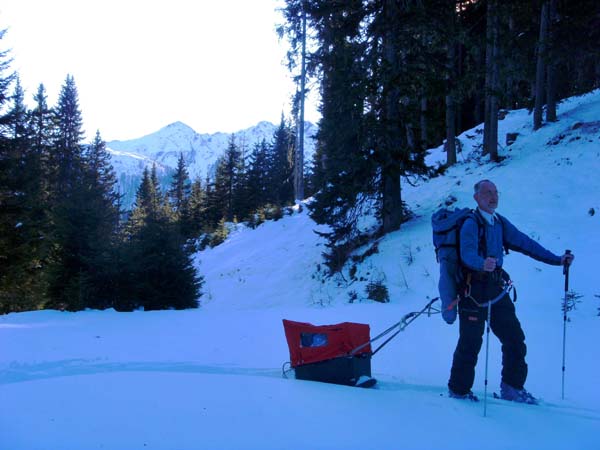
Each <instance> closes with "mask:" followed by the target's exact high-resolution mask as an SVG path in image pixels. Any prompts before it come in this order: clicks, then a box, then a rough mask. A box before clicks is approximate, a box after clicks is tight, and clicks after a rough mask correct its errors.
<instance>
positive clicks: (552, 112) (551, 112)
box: [546, 0, 556, 122]
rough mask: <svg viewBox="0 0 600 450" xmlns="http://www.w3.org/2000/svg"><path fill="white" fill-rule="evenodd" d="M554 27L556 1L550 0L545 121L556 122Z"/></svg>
mask: <svg viewBox="0 0 600 450" xmlns="http://www.w3.org/2000/svg"><path fill="white" fill-rule="evenodd" d="M555 26H556V0H550V5H549V8H548V41H547V43H546V48H547V50H548V59H547V70H546V72H547V75H546V76H547V80H546V83H547V86H546V103H547V104H546V121H547V122H556V68H555V61H554V58H555V57H556V55H555V53H554V47H555V42H554V27H555Z"/></svg>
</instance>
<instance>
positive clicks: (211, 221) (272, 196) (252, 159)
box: [173, 117, 308, 249]
mask: <svg viewBox="0 0 600 450" xmlns="http://www.w3.org/2000/svg"><path fill="white" fill-rule="evenodd" d="M295 140H296V136H295V133H294V131H293V129H292V127H291V125H289V124H287V123H286V121H285V119H284V118H283V117H282V119H281V123H280V125H279V127H278V128H277V129H276V130H275V132H274V134H273V138H272V140H271V141H270V142H267V141H266V140H262V141H261V142H257V143H255V144H254V145H253V147H252V148H251V149H248V148H247V147H246V146H245V145H244V143H243V142H238V141H237V140H236V137H235V135H232V136H231V137H230V140H229V144H228V146H227V148H226V150H225V152H224V153H223V155H222V156H221V157H220V158H219V159H218V160H217V163H216V169H215V171H214V174H213V175H211V176H207V178H206V180H195V181H194V182H193V183H190V180H189V177H188V175H187V172H186V170H185V162H184V158H183V155H181V156H180V159H179V163H178V168H177V171H176V174H175V176H174V180H175V181H174V183H175V185H174V186H175V187H174V188H173V195H175V196H176V198H177V204H179V205H181V206H180V207H179V209H180V210H181V220H182V223H183V226H184V228H185V229H186V231H185V233H186V234H187V236H189V237H196V238H198V245H199V246H200V247H199V249H201V248H202V247H203V246H205V245H216V244H218V243H220V242H221V241H222V240H223V239H224V238H225V236H226V234H227V227H228V225H227V224H229V223H235V222H245V223H247V224H248V225H249V226H251V227H255V226H257V225H259V224H260V223H262V222H264V221H265V220H267V219H273V218H279V217H281V216H282V215H283V208H284V207H285V206H287V205H290V204H292V203H293V202H294V186H293V168H294V164H293V161H294V152H295V147H296V146H295ZM306 176H308V175H306Z"/></svg>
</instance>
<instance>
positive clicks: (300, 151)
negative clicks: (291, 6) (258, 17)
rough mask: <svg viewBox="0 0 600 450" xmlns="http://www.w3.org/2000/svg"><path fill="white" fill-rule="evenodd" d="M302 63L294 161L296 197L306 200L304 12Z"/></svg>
mask: <svg viewBox="0 0 600 450" xmlns="http://www.w3.org/2000/svg"><path fill="white" fill-rule="evenodd" d="M301 58H302V61H301V72H300V111H299V119H298V145H296V158H295V159H296V160H295V161H294V166H295V170H294V196H295V198H296V200H302V199H303V198H304V98H305V96H306V92H305V91H306V11H302V56H301Z"/></svg>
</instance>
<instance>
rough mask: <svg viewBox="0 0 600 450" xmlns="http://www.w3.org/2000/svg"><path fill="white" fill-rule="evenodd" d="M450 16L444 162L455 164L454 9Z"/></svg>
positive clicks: (449, 164)
mask: <svg viewBox="0 0 600 450" xmlns="http://www.w3.org/2000/svg"><path fill="white" fill-rule="evenodd" d="M451 14H452V16H451V17H450V21H449V25H450V36H451V38H450V42H449V43H448V60H447V61H446V145H445V150H446V164H447V165H448V166H452V165H453V164H456V106H455V100H454V95H455V90H454V87H455V85H456V43H455V41H454V11H452V12H451Z"/></svg>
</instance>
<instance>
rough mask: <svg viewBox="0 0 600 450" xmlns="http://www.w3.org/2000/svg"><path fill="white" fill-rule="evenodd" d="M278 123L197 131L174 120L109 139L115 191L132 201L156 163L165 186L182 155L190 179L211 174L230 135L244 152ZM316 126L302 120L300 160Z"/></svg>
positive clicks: (312, 145) (311, 143) (311, 150)
mask: <svg viewBox="0 0 600 450" xmlns="http://www.w3.org/2000/svg"><path fill="white" fill-rule="evenodd" d="M278 127H279V125H275V124H273V123H271V122H268V121H260V122H258V123H257V124H256V125H254V126H251V127H248V128H245V129H242V130H238V131H236V132H233V133H225V132H215V133H198V132H196V131H195V130H194V129H193V128H192V127H190V126H189V125H187V124H185V123H183V122H181V121H176V122H173V123H170V124H168V125H166V126H164V127H163V128H161V129H159V130H157V131H155V132H154V133H150V134H147V135H145V136H142V137H139V138H134V139H128V140H112V141H109V142H107V143H106V147H107V151H108V153H109V154H110V156H111V163H112V165H113V168H114V170H115V173H116V175H117V180H118V188H119V192H120V193H121V194H122V195H123V204H124V206H126V207H129V206H130V205H131V204H133V200H134V198H135V192H136V190H137V187H138V186H139V183H140V181H141V178H142V174H143V172H144V169H150V168H152V166H153V165H156V169H157V175H158V178H159V181H160V183H161V185H162V186H163V187H166V186H168V184H169V183H170V181H171V176H172V174H173V173H174V172H175V169H176V167H177V161H178V159H179V155H180V154H182V155H183V158H184V161H185V163H186V168H187V171H188V173H189V175H190V178H191V179H192V180H196V179H205V178H206V176H207V175H209V174H212V173H214V169H215V167H216V163H217V160H218V158H219V157H220V156H221V155H222V154H223V153H224V152H225V150H226V149H227V146H228V144H229V140H230V138H231V136H234V139H236V142H237V144H238V145H239V146H240V147H242V148H244V149H245V150H246V152H249V151H251V149H252V147H253V146H254V145H255V144H256V143H259V142H261V141H262V140H263V139H265V140H266V141H267V142H270V141H272V139H273V135H274V133H275V131H276V129H277V128H278ZM316 131H317V127H316V126H315V125H314V124H312V123H310V122H305V123H304V136H305V138H304V148H305V157H304V160H305V161H306V162H309V161H310V160H311V159H312V157H313V154H314V149H315V143H314V135H315V133H316Z"/></svg>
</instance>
